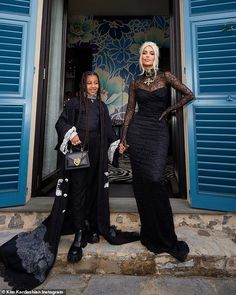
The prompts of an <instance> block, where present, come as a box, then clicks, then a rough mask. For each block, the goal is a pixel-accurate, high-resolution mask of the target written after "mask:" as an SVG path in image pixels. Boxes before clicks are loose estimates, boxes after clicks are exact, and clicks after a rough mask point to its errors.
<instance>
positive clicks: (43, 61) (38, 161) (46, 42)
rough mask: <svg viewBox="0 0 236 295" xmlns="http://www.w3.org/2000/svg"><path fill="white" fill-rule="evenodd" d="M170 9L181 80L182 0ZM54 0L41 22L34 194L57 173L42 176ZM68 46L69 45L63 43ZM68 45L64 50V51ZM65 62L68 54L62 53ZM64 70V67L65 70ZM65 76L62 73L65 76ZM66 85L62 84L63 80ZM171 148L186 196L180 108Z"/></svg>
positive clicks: (173, 63)
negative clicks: (45, 177)
mask: <svg viewBox="0 0 236 295" xmlns="http://www.w3.org/2000/svg"><path fill="white" fill-rule="evenodd" d="M67 7H68V1H67V0H65V1H64V19H63V22H64V25H63V27H64V32H63V34H64V37H65V36H66V31H67ZM169 10H170V41H171V42H170V44H171V46H170V67H171V72H173V73H174V74H175V75H176V76H177V78H179V79H180V80H181V76H182V65H181V41H180V40H181V38H180V12H179V0H169ZM50 16H51V1H49V2H48V1H46V2H44V6H43V19H44V20H45V21H44V22H43V23H42V39H41V49H40V68H39V84H38V100H37V116H36V130H37V133H36V135H35V145H34V162H33V179H32V196H39V195H42V188H43V187H45V186H47V185H48V184H49V183H50V182H51V181H52V180H53V179H55V174H53V175H51V176H50V177H48V178H47V179H44V180H43V179H42V165H43V164H42V163H43V149H44V130H45V115H46V94H47V78H48V75H47V73H48V64H49V47H50V26H51V17H50ZM65 40H66V39H65ZM64 47H65V48H66V44H64ZM65 48H64V49H63V50H64V53H65V51H66V50H65ZM62 58H64V60H63V61H62V62H64V61H65V56H62ZM62 70H63V71H65V67H64V68H63V69H62ZM62 77H63V75H62ZM62 84H63V83H62ZM171 96H172V104H173V103H175V102H177V101H178V100H179V99H181V94H179V93H176V92H175V91H172V95H171ZM171 120H172V122H171V124H172V128H171V129H172V131H171V132H172V151H173V161H174V170H175V173H176V176H177V179H178V188H177V190H178V195H179V196H180V197H181V198H186V196H187V193H186V165H185V151H184V128H183V126H184V123H183V112H182V110H179V111H177V112H176V113H175V114H174V115H173V116H172V119H171Z"/></svg>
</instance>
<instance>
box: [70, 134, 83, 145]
mask: <svg viewBox="0 0 236 295" xmlns="http://www.w3.org/2000/svg"><path fill="white" fill-rule="evenodd" d="M71 143H72V145H77V144H80V143H81V140H80V138H79V136H78V135H75V136H74V137H73V138H72V139H71Z"/></svg>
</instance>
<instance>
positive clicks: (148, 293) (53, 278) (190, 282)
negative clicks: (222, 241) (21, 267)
mask: <svg viewBox="0 0 236 295" xmlns="http://www.w3.org/2000/svg"><path fill="white" fill-rule="evenodd" d="M3 289H8V286H7V285H6V283H4V282H3V281H2V280H1V279H0V290H3ZM38 289H41V290H42V289H43V290H45V289H66V295H79V294H84V295H235V294H236V281H235V279H232V278H204V277H184V278H176V277H170V276H164V277H154V276H124V275H85V274H82V275H69V274H66V275H63V274H51V275H50V276H49V277H48V279H47V280H46V281H45V282H44V284H43V285H42V286H40V288H38ZM5 294H7V293H5ZM9 294H10V293H9Z"/></svg>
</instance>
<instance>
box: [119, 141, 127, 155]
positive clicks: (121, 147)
mask: <svg viewBox="0 0 236 295" xmlns="http://www.w3.org/2000/svg"><path fill="white" fill-rule="evenodd" d="M128 147H129V145H128V144H126V142H121V143H120V144H119V153H120V154H123V153H124V152H125V151H126V150H127V148H128Z"/></svg>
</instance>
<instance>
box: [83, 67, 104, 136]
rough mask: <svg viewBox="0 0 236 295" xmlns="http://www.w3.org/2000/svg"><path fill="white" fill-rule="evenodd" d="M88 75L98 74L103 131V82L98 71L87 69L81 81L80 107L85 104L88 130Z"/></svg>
mask: <svg viewBox="0 0 236 295" xmlns="http://www.w3.org/2000/svg"><path fill="white" fill-rule="evenodd" d="M88 76H96V77H97V79H98V92H97V99H98V102H99V116H100V126H101V131H102V130H103V128H104V115H103V113H104V110H103V107H102V99H101V83H100V79H99V76H98V74H97V73H96V72H93V71H87V72H84V73H83V75H82V78H81V82H80V108H81V107H83V106H84V108H85V112H86V131H88V93H87V78H88Z"/></svg>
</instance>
